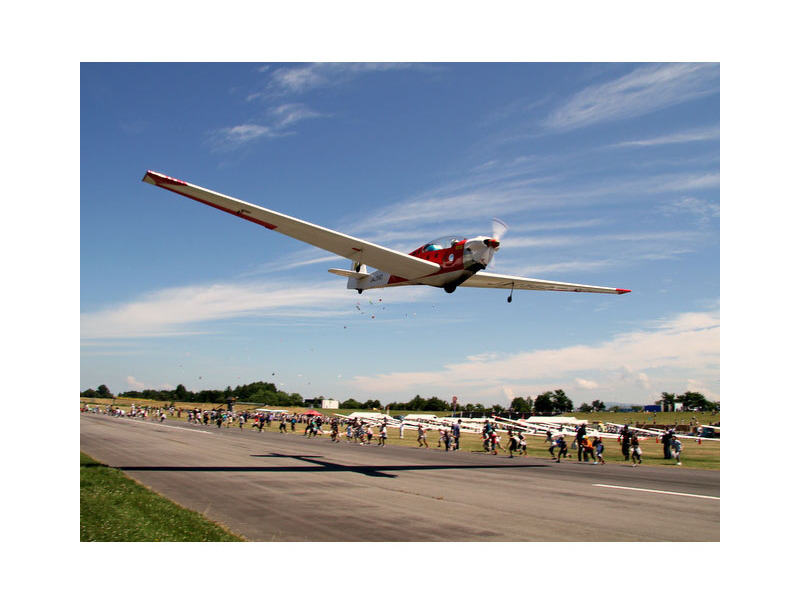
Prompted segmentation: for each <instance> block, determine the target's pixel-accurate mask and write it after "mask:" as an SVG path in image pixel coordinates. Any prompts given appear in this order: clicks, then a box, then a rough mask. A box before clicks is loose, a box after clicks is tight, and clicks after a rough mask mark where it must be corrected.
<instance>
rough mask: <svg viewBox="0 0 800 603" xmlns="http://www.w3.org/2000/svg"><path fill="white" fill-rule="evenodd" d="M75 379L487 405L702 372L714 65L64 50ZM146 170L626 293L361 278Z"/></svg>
mask: <svg viewBox="0 0 800 603" xmlns="http://www.w3.org/2000/svg"><path fill="white" fill-rule="evenodd" d="M80 117H81V121H80V137H81V139H80V165H81V182H80V195H81V197H80V199H81V201H80V210H81V211H80V232H81V238H80V244H81V249H80V268H81V273H80V293H81V308H80V309H81V359H80V368H81V377H80V387H81V389H82V390H83V389H86V388H88V387H96V386H97V385H99V384H101V383H105V384H106V385H108V386H109V387H110V388H111V390H112V391H113V392H115V393H118V392H121V391H125V390H129V389H143V388H157V389H160V388H169V389H172V388H174V387H175V386H176V385H177V384H179V383H182V384H183V385H185V386H186V387H187V388H188V389H190V390H195V391H197V390H200V389H208V388H214V389H223V388H225V387H226V386H228V385H230V386H235V385H237V384H243V383H249V382H252V381H258V380H265V381H272V382H275V383H276V385H278V386H279V387H280V388H281V389H284V390H286V391H289V392H297V393H300V394H301V395H303V396H304V397H314V396H319V395H323V396H326V397H334V398H338V399H346V398H349V397H353V398H356V399H357V400H361V401H364V400H366V399H369V398H372V399H375V398H377V399H379V400H381V402H383V403H384V404H385V403H390V402H405V401H407V400H409V399H410V398H412V397H413V396H414V395H416V394H420V395H422V396H425V397H428V396H432V395H436V396H439V397H442V398H445V399H450V398H451V397H452V396H458V398H459V401H460V402H462V403H468V402H472V403H482V404H484V405H487V404H488V405H491V404H496V403H499V404H503V405H506V404H508V402H509V401H510V399H511V398H512V397H514V396H528V395H530V396H532V397H535V396H536V395H538V394H539V393H541V392H543V391H546V390H552V389H555V388H562V389H564V390H565V391H566V393H567V394H568V395H569V396H570V397H571V398H572V399H573V401H574V402H576V404H581V403H583V402H590V401H592V400H595V399H600V400H603V401H605V402H606V403H609V402H610V403H623V404H644V403H648V402H651V401H653V400H655V399H657V398H659V397H660V393H661V392H662V391H670V392H678V393H681V392H684V391H686V390H693V391H700V392H702V393H704V394H706V395H707V396H708V397H710V398H713V399H719V391H720V375H719V371H720V369H719V363H720V217H719V207H720V71H719V65H718V64H717V63H553V64H548V63H509V64H499V63H479V64H471V63H432V64H429V63H374V64H371V63H346V64H336V63H322V64H312V63H292V64H267V63H245V64H236V63H209V64H207V63H152V64H151V63H148V64H140V63H130V64H119V63H102V64H96V63H83V64H82V66H81V70H80ZM148 169H151V170H154V171H158V172H161V173H164V174H167V175H170V176H174V177H176V178H179V179H183V180H187V181H189V182H192V183H194V184H197V185H199V186H202V187H205V188H210V189H212V190H216V191H219V192H222V193H225V194H228V195H231V196H234V197H237V198H240V199H244V200H246V201H249V202H251V203H255V204H258V205H262V206H264V207H268V208H270V209H274V210H277V211H280V212H283V213H287V214H290V215H293V216H296V217H299V218H301V219H304V220H307V221H311V222H314V223H317V224H320V225H323V226H326V227H329V228H333V229H336V230H340V231H342V232H346V233H348V234H353V235H355V236H358V237H360V238H364V239H368V240H370V241H373V242H375V243H379V244H382V245H386V246H389V247H392V248H396V249H399V250H403V251H411V250H412V249H414V248H416V247H418V246H419V245H420V244H422V243H424V242H426V241H428V240H431V239H433V238H436V237H439V236H442V235H449V234H464V235H467V236H474V235H481V234H488V233H489V232H490V231H491V218H492V217H493V216H497V217H500V218H502V219H503V220H504V221H505V222H507V223H508V224H509V226H510V230H509V231H508V233H507V234H506V236H505V237H504V239H503V244H502V247H501V249H500V251H499V252H498V255H497V256H496V259H495V262H494V265H493V266H492V267H491V270H492V271H495V272H502V273H506V274H519V275H522V276H530V277H539V278H545V279H551V280H563V281H569V282H578V283H586V284H593V285H603V286H612V287H621V288H626V289H631V290H632V293H630V294H628V295H624V296H608V295H592V294H569V293H549V292H526V291H518V292H516V293H515V295H514V301H513V303H511V304H508V303H506V296H507V294H508V293H507V292H506V291H502V290H490V289H459V290H457V291H456V292H455V293H454V294H452V295H448V294H447V293H445V292H444V291H443V290H440V289H434V288H429V287H401V288H395V289H384V290H376V291H368V292H365V293H364V294H363V295H361V296H359V295H358V294H356V293H355V292H353V291H348V290H347V289H346V288H345V281H344V279H341V278H340V277H336V276H333V275H331V274H329V273H328V272H327V269H328V268H336V267H338V268H347V267H349V263H348V262H347V261H346V260H344V259H341V258H338V257H336V256H331V255H330V254H327V253H325V252H322V251H320V250H318V249H316V248H313V247H310V246H308V245H305V244H303V243H300V242H297V241H294V240H292V239H289V238H287V237H284V236H282V235H280V234H277V233H272V232H269V231H267V230H265V229H263V228H260V227H258V226H256V225H254V224H251V223H249V222H246V221H244V220H238V219H236V218H234V217H232V216H229V215H227V214H224V213H223V212H220V211H217V210H214V209H212V208H209V207H206V206H203V205H201V204H198V203H196V202H193V201H190V200H188V199H185V198H183V197H180V196H178V195H175V194H173V193H169V192H166V191H163V190H159V189H157V188H155V187H152V186H150V185H146V184H144V183H142V182H141V178H142V176H143V174H144V173H145V171H146V170H148Z"/></svg>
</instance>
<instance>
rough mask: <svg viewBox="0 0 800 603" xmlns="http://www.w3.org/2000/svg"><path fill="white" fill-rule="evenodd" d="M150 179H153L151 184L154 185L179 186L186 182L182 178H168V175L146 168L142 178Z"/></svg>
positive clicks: (184, 184)
mask: <svg viewBox="0 0 800 603" xmlns="http://www.w3.org/2000/svg"><path fill="white" fill-rule="evenodd" d="M148 178H150V180H152V181H153V184H155V185H156V186H162V185H164V184H172V185H173V186H174V185H179V186H186V183H185V182H184V181H183V180H178V179H177V178H170V177H169V176H165V175H164V174H159V173H158V172H153V171H150V170H147V173H146V174H145V175H144V178H143V180H147V179H148Z"/></svg>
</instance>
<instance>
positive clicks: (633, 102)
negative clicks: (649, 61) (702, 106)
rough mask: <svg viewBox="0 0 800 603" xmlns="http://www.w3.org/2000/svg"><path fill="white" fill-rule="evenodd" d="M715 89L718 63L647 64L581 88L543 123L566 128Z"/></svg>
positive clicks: (641, 112) (632, 113)
mask: <svg viewBox="0 0 800 603" xmlns="http://www.w3.org/2000/svg"><path fill="white" fill-rule="evenodd" d="M718 90H719V64H718V63H678V64H657V65H646V66H643V67H638V68H636V69H634V70H633V71H632V72H630V73H628V74H626V75H624V76H622V77H620V78H618V79H616V80H614V81H611V82H607V83H604V84H595V85H592V86H589V87H587V88H584V89H583V90H581V91H580V92H578V93H577V94H575V95H574V96H572V98H570V99H569V100H568V101H567V102H566V103H564V104H563V105H562V106H561V107H559V108H558V109H556V110H555V111H553V112H552V113H551V114H550V115H549V116H548V117H547V118H546V120H545V121H544V122H543V126H544V127H545V128H547V129H550V130H556V131H566V130H574V129H577V128H582V127H585V126H590V125H594V124H598V123H604V122H609V121H617V120H620V119H628V118H631V117H638V116H640V115H644V114H646V113H651V112H653V111H657V110H659V109H663V108H665V107H668V106H670V105H675V104H678V103H682V102H686V101H688V100H692V99H695V98H699V97H702V96H707V95H709V94H713V93H715V92H717V91H718Z"/></svg>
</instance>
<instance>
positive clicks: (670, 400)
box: [656, 392, 675, 412]
mask: <svg viewBox="0 0 800 603" xmlns="http://www.w3.org/2000/svg"><path fill="white" fill-rule="evenodd" d="M656 404H660V405H661V408H662V409H663V410H664V412H670V411H674V410H675V394H670V393H669V392H661V399H660V400H656Z"/></svg>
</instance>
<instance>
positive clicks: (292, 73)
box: [251, 63, 424, 99]
mask: <svg viewBox="0 0 800 603" xmlns="http://www.w3.org/2000/svg"><path fill="white" fill-rule="evenodd" d="M423 67H424V65H421V64H419V63H310V64H307V65H293V66H290V67H278V68H277V69H270V70H269V71H268V72H267V73H268V75H269V77H268V83H267V87H266V89H265V90H264V91H262V92H260V93H258V94H256V95H251V99H252V98H256V97H263V96H272V95H283V94H303V93H305V92H309V91H310V90H314V89H317V88H325V87H333V86H339V85H341V84H344V83H346V82H349V81H351V80H352V79H354V78H356V77H358V76H361V75H365V74H370V73H379V72H384V71H396V70H399V69H420V68H423Z"/></svg>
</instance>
